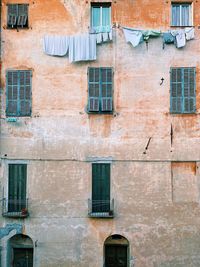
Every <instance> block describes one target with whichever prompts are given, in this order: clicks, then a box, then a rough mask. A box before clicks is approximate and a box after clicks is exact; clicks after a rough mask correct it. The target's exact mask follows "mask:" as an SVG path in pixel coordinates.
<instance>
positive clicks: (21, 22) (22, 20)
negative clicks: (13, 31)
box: [17, 4, 28, 28]
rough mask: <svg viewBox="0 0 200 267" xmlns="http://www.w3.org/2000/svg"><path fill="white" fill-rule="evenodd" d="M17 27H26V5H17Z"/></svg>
mask: <svg viewBox="0 0 200 267" xmlns="http://www.w3.org/2000/svg"><path fill="white" fill-rule="evenodd" d="M17 26H18V27H22V28H23V27H27V26H28V5H27V4H19V5H18V18H17Z"/></svg>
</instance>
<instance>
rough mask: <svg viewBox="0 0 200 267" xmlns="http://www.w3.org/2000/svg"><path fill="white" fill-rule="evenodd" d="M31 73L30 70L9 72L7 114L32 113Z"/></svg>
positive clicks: (20, 114)
mask: <svg viewBox="0 0 200 267" xmlns="http://www.w3.org/2000/svg"><path fill="white" fill-rule="evenodd" d="M31 74H32V72H31V71H29V70H25V71H8V72H7V78H6V79H7V109H6V115H7V116H30V115H31Z"/></svg>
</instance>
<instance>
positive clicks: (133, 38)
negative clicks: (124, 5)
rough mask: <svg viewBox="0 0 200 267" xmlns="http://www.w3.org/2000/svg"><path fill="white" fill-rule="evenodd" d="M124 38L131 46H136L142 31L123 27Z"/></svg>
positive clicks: (140, 38)
mask: <svg viewBox="0 0 200 267" xmlns="http://www.w3.org/2000/svg"><path fill="white" fill-rule="evenodd" d="M123 31H124V35H125V39H126V42H127V43H131V44H132V46H133V47H136V46H138V45H139V43H140V42H141V40H142V32H141V31H136V30H129V29H126V28H123Z"/></svg>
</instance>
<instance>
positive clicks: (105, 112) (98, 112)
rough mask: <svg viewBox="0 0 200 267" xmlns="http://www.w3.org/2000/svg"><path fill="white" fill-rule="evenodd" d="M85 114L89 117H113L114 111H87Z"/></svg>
mask: <svg viewBox="0 0 200 267" xmlns="http://www.w3.org/2000/svg"><path fill="white" fill-rule="evenodd" d="M87 113H88V114H89V115H92V114H94V115H113V114H114V111H88V110H87Z"/></svg>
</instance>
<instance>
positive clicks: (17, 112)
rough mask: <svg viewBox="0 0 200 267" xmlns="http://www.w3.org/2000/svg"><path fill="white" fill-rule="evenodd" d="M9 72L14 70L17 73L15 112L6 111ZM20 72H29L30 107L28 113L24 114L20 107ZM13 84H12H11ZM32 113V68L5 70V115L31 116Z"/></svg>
mask: <svg viewBox="0 0 200 267" xmlns="http://www.w3.org/2000/svg"><path fill="white" fill-rule="evenodd" d="M9 72H11V73H14V72H16V73H17V85H16V86H17V99H16V102H17V111H16V113H15V114H14V113H9V112H8V105H9V101H11V100H9V98H8V95H9V88H8V87H9V85H8V74H9ZM21 72H29V73H30V98H29V100H27V101H29V107H30V111H29V113H27V114H26V115H24V114H23V113H22V111H21V110H22V109H21V108H20V103H21V101H20V73H21ZM12 86H13V84H12ZM23 100H24V99H22V101H23ZM31 115H32V70H13V69H9V70H7V71H6V117H31Z"/></svg>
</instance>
